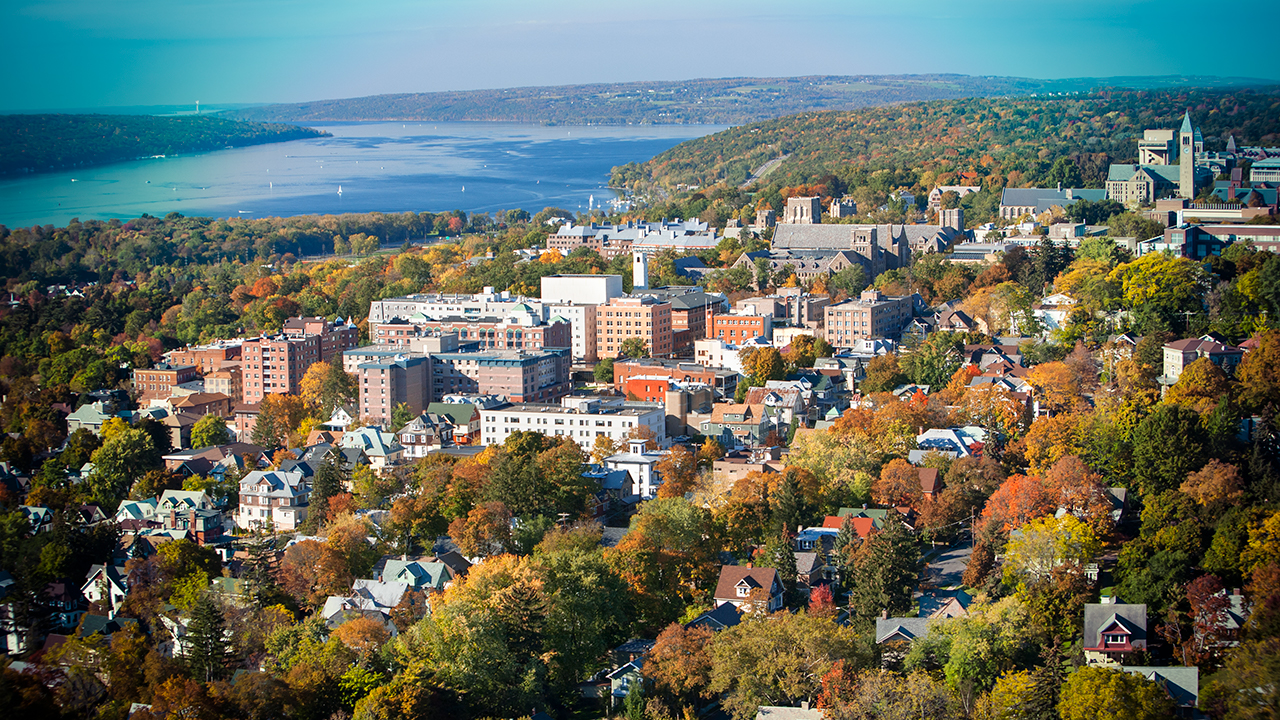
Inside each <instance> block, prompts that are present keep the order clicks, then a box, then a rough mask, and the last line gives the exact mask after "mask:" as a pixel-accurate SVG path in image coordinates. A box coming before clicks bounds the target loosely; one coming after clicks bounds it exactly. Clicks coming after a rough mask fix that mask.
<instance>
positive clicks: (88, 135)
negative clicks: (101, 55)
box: [0, 115, 326, 175]
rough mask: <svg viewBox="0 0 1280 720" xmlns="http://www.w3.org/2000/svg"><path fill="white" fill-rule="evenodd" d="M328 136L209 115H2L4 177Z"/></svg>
mask: <svg viewBox="0 0 1280 720" xmlns="http://www.w3.org/2000/svg"><path fill="white" fill-rule="evenodd" d="M324 135H326V133H324V132H321V131H319V130H312V129H311V128H302V127H296V126H294V125H280V124H269V123H258V122H241V121H237V120H228V119H226V118H218V117H211V116H207V115H203V116H194V117H152V116H147V115H0V175H9V174H15V173H24V172H46V171H50V170H62V169H66V168H72V167H83V166H86V165H103V164H105V163H112V162H120V161H122V160H133V159H135V158H140V157H147V156H150V155H176V154H181V153H196V152H208V151H210V150H220V149H222V148H224V147H244V146H247V145H262V144H264V143H274V142H284V141H286V140H298V139H301V138H309V137H322V136H324Z"/></svg>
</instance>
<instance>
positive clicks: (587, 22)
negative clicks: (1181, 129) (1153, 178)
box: [0, 0, 1271, 111]
mask: <svg viewBox="0 0 1280 720" xmlns="http://www.w3.org/2000/svg"><path fill="white" fill-rule="evenodd" d="M1204 8H1205V6H1204V3H1203V2H1202V1H1201V0H1195V1H1194V2H1192V1H1190V0H1165V1H1163V2H1149V1H1141V2H1138V1H1132V0H1074V1H1073V2H1070V3H1061V2H1052V3H1050V2H1043V1H1042V0H968V1H967V2H955V1H954V0H948V1H943V0H914V1H913V2H894V1H893V0H877V1H876V2H865V1H864V0H806V1H805V2H803V3H788V2H782V1H780V0H770V1H767V2H766V1H763V0H683V1H681V0H643V1H642V2H636V1H635V0H628V1H627V2H618V1H615V0H595V1H594V2H585V1H583V0H465V1H450V2H442V1H440V0H416V1H415V0H360V1H356V0H42V1H40V2H33V1H32V0H5V2H3V3H0V27H2V28H4V29H5V32H4V43H5V50H6V53H5V55H6V57H7V59H8V61H9V62H8V63H7V65H8V67H7V68H6V70H5V72H4V73H0V110H3V111H16V110H50V109H62V108H93V107H113V106H114V107H118V106H135V105H165V104H188V103H190V104H194V103H195V102H196V101H200V102H201V103H203V104H204V105H205V106H206V107H208V106H213V105H218V104H230V103H272V102H301V101H306V100H319V99H328V98H343V97H358V96H363V95H376V94H382V93H398V92H430V91H437V90H472V89H481V88H502V87H519V86H528V85H563V84H575V83H590V82H626V81H635V80H686V79H692V78H711V77H743V76H753V77H779V76H795V75H819V74H821V75H855V74H897V73H935V72H947V73H963V74H969V75H1015V76H1021V77H1035V78H1063V77H1089V76H1093V77H1105V76H1114V75H1169V74H1184V75H1186V74H1196V75H1239V74H1245V73H1243V72H1242V69H1246V70H1251V69H1254V68H1267V67H1271V63H1270V62H1268V59H1267V58H1264V56H1263V54H1262V53H1263V52H1264V51H1265V50H1266V45H1267V43H1240V44H1236V45H1233V46H1232V47H1231V48H1230V51H1229V52H1228V51H1221V52H1220V51H1209V50H1206V49H1205V46H1203V45H1195V46H1193V45H1189V44H1183V43H1178V42H1175V41H1174V40H1173V38H1174V37H1176V35H1175V34H1173V30H1174V29H1175V28H1176V27H1177V26H1178V25H1179V24H1180V20H1179V18H1185V19H1192V18H1195V17H1197V16H1200V15H1202V14H1203V13H1204Z"/></svg>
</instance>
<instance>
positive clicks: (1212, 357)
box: [1160, 335, 1244, 385]
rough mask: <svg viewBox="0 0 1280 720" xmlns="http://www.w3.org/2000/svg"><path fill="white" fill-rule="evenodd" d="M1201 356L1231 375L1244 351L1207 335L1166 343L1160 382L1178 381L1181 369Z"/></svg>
mask: <svg viewBox="0 0 1280 720" xmlns="http://www.w3.org/2000/svg"><path fill="white" fill-rule="evenodd" d="M1202 357H1207V358H1209V362H1211V363H1213V364H1214V365H1217V366H1218V367H1220V368H1222V371H1223V372H1224V373H1226V374H1227V375H1228V376H1231V375H1234V374H1235V371H1236V366H1237V365H1239V364H1240V361H1241V360H1242V359H1243V358H1244V351H1243V350H1241V349H1240V348H1238V347H1232V346H1230V345H1227V344H1225V343H1222V342H1219V341H1218V340H1217V339H1215V338H1213V337H1211V336H1208V335H1205V336H1201V337H1198V338H1187V339H1186V340H1177V341H1175V342H1171V343H1167V344H1166V345H1165V346H1164V374H1163V375H1162V376H1161V377H1160V383H1161V384H1162V385H1173V384H1174V383H1176V382H1178V378H1179V377H1181V376H1182V371H1183V370H1184V369H1186V367H1187V366H1188V365H1190V364H1191V363H1193V362H1195V361H1196V360H1199V359H1200V358H1202Z"/></svg>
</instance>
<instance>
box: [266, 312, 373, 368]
mask: <svg viewBox="0 0 1280 720" xmlns="http://www.w3.org/2000/svg"><path fill="white" fill-rule="evenodd" d="M282 332H283V334H284V336H285V337H291V338H300V337H306V336H308V335H318V336H319V337H320V361H321V362H329V361H330V360H331V359H333V357H334V356H335V355H341V354H342V352H343V351H344V350H350V349H351V348H353V347H355V346H357V345H359V344H360V329H359V328H357V327H356V326H355V324H353V323H349V322H343V321H342V318H338V319H337V320H334V321H332V322H330V321H329V320H326V319H324V318H322V317H296V318H289V319H288V320H285V321H284V329H283V331H282Z"/></svg>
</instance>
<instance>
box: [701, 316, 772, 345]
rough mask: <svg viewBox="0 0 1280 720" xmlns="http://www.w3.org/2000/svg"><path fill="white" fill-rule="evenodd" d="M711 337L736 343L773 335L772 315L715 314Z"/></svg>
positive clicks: (712, 319) (712, 320)
mask: <svg viewBox="0 0 1280 720" xmlns="http://www.w3.org/2000/svg"><path fill="white" fill-rule="evenodd" d="M711 337H713V338H715V339H717V340H723V341H725V342H727V343H732V344H734V345H739V344H741V343H742V342H743V341H744V340H750V339H752V338H757V337H764V338H772V337H773V316H771V315H713V316H712V317H711Z"/></svg>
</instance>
